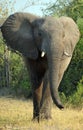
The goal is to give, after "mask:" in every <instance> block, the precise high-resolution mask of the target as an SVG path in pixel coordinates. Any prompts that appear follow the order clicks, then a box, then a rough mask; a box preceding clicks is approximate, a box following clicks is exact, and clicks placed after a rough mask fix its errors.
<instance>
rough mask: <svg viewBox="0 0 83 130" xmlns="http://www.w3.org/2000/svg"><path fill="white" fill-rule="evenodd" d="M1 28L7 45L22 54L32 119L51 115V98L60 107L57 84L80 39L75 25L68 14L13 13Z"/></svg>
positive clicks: (61, 106)
mask: <svg viewBox="0 0 83 130" xmlns="http://www.w3.org/2000/svg"><path fill="white" fill-rule="evenodd" d="M1 31H2V34H3V37H4V39H5V40H6V44H7V45H8V46H10V47H11V48H13V49H14V50H17V51H19V52H20V53H22V55H23V56H24V59H25V63H26V66H27V68H28V70H29V73H30V78H31V83H32V90H33V106H34V110H33V118H38V119H39V116H41V117H43V118H46V119H48V118H51V97H52V99H53V102H54V103H55V104H56V106H57V107H58V108H60V109H62V108H63V105H62V103H61V101H60V98H59V94H58V87H59V85H60V82H61V80H62V77H63V74H64V72H65V70H66V68H67V67H68V65H69V63H70V60H71V58H72V54H73V51H74V48H75V45H76V43H77V42H78V40H79V35H80V34H79V30H78V27H77V25H76V24H75V22H74V21H73V20H72V19H71V18H68V17H60V18H53V17H45V18H40V17H37V16H34V15H32V14H29V13H15V14H13V15H11V16H9V17H8V19H7V20H6V21H5V22H4V24H3V25H2V27H1Z"/></svg>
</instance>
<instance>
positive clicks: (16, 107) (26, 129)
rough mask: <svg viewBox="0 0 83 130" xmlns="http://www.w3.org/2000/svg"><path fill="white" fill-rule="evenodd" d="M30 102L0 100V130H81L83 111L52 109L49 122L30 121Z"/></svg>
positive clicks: (82, 127) (2, 98) (3, 98)
mask: <svg viewBox="0 0 83 130" xmlns="http://www.w3.org/2000/svg"><path fill="white" fill-rule="evenodd" d="M32 110H33V107H32V102H31V101H26V100H22V99H12V98H5V97H1V98H0V130H83V109H82V110H74V109H69V108H68V109H64V110H63V111H60V110H59V109H58V108H55V107H53V109H52V117H53V118H52V119H51V120H49V121H46V120H44V121H40V123H39V124H38V123H37V122H33V121H32Z"/></svg>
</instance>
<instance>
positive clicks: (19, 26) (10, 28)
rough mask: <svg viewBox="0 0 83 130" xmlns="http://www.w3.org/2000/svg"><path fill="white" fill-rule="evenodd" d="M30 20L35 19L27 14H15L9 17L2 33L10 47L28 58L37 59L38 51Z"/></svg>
mask: <svg viewBox="0 0 83 130" xmlns="http://www.w3.org/2000/svg"><path fill="white" fill-rule="evenodd" d="M28 15H29V17H28ZM30 19H31V20H32V19H35V17H34V16H33V15H30V14H26V13H15V14H13V15H11V16H9V17H8V19H7V20H6V21H5V23H4V24H3V26H2V28H1V31H2V34H3V37H4V39H5V40H6V43H7V45H8V46H10V47H11V48H12V49H14V50H17V51H19V52H20V53H22V54H23V55H24V56H26V57H28V58H31V59H37V57H38V51H37V48H36V46H35V43H34V38H33V29H32V26H31V21H30Z"/></svg>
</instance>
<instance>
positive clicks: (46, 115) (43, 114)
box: [40, 113, 52, 120]
mask: <svg viewBox="0 0 83 130" xmlns="http://www.w3.org/2000/svg"><path fill="white" fill-rule="evenodd" d="M42 119H46V120H49V119H52V117H51V115H48V114H45V113H41V114H40V120H42Z"/></svg>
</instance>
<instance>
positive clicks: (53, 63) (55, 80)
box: [47, 49, 64, 109]
mask: <svg viewBox="0 0 83 130" xmlns="http://www.w3.org/2000/svg"><path fill="white" fill-rule="evenodd" d="M53 50H54V49H52V51H50V50H49V51H50V55H49V53H48V54H47V57H49V58H48V67H49V81H50V91H51V96H52V99H53V102H54V103H55V104H56V106H57V107H58V108H60V109H62V108H64V107H63V105H62V103H61V101H60V98H59V93H58V87H59V69H60V59H59V58H58V56H57V53H56V54H55V50H54V52H53Z"/></svg>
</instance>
